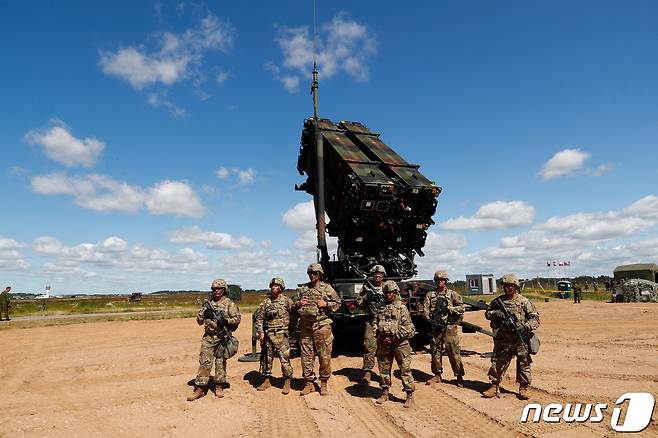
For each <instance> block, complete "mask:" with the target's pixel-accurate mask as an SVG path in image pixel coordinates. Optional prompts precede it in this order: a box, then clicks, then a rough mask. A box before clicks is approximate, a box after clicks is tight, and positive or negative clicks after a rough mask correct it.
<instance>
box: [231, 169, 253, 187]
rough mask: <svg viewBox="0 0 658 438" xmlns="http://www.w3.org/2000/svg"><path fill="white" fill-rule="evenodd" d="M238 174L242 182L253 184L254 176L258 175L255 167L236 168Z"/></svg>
mask: <svg viewBox="0 0 658 438" xmlns="http://www.w3.org/2000/svg"><path fill="white" fill-rule="evenodd" d="M234 171H235V172H236V173H237V175H238V181H240V184H251V183H253V182H254V177H255V176H256V171H255V170H254V169H251V168H249V169H244V170H242V169H234Z"/></svg>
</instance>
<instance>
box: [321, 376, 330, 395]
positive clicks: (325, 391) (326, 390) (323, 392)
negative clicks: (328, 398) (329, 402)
mask: <svg viewBox="0 0 658 438" xmlns="http://www.w3.org/2000/svg"><path fill="white" fill-rule="evenodd" d="M320 395H329V388H327V381H326V380H323V381H321V382H320Z"/></svg>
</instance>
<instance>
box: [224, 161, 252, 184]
mask: <svg viewBox="0 0 658 438" xmlns="http://www.w3.org/2000/svg"><path fill="white" fill-rule="evenodd" d="M215 175H216V176H217V178H219V179H221V180H222V181H227V180H228V179H229V178H230V176H231V175H235V177H236V178H237V182H238V184H239V185H242V186H246V185H249V184H252V183H253V182H254V181H255V180H256V170H254V169H252V168H251V167H249V168H247V169H241V168H239V167H233V168H231V169H229V168H227V167H224V166H220V168H219V169H217V170H216V171H215Z"/></svg>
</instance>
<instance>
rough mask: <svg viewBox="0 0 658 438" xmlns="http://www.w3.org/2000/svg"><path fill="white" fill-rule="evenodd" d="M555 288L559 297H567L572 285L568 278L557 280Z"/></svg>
mask: <svg viewBox="0 0 658 438" xmlns="http://www.w3.org/2000/svg"><path fill="white" fill-rule="evenodd" d="M557 290H558V292H559V294H560V298H569V295H570V294H571V291H572V290H573V287H572V286H571V282H570V281H569V280H560V281H558V282H557Z"/></svg>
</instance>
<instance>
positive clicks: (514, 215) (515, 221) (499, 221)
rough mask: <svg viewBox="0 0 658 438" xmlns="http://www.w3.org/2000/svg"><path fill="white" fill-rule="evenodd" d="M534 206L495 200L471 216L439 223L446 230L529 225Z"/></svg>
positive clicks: (532, 218) (532, 217)
mask: <svg viewBox="0 0 658 438" xmlns="http://www.w3.org/2000/svg"><path fill="white" fill-rule="evenodd" d="M534 218H535V208H534V207H533V206H531V205H529V204H528V203H526V202H524V201H509V202H505V201H496V202H491V203H489V204H484V205H482V206H481V207H480V208H479V209H478V211H477V212H476V213H475V214H474V215H473V216H471V217H464V216H459V217H458V218H455V219H448V220H446V221H444V222H442V223H441V224H440V226H441V227H442V228H445V229H447V230H492V229H502V228H511V227H518V226H522V225H529V224H531V223H532V221H533V220H534Z"/></svg>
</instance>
